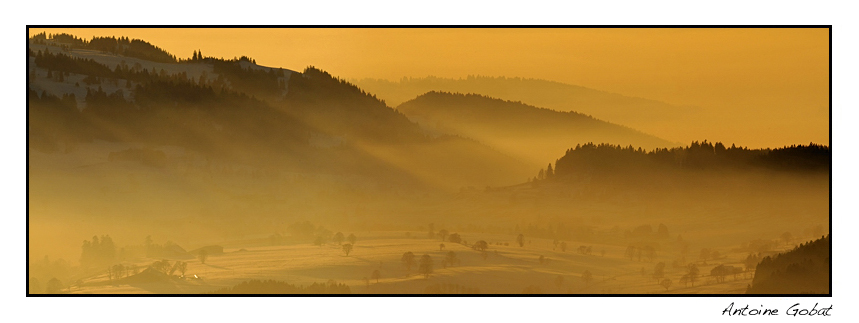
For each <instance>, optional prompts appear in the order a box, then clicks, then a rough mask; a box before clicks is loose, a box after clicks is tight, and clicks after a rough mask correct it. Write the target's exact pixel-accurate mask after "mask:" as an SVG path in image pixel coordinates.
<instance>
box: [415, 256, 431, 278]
mask: <svg viewBox="0 0 859 323" xmlns="http://www.w3.org/2000/svg"><path fill="white" fill-rule="evenodd" d="M432 265H433V261H432V257H430V255H427V254H424V255H423V256H421V263H420V267H419V268H418V270H419V271H420V273H421V274H424V278H429V275H430V274H432Z"/></svg>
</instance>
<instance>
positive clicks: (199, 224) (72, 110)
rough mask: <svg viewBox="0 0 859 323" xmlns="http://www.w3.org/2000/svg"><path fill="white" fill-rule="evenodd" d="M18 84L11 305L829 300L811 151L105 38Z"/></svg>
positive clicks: (569, 94)
mask: <svg viewBox="0 0 859 323" xmlns="http://www.w3.org/2000/svg"><path fill="white" fill-rule="evenodd" d="M27 73H28V78H27V83H28V84H27V146H28V150H27V196H28V222H27V236H28V241H27V244H28V247H27V248H28V250H27V252H28V266H27V268H28V277H27V279H28V287H27V288H28V289H27V294H28V295H35V294H218V295H223V294H285V295H289V294H466V295H475V294H508V295H512V294H587V295H594V294H713V295H725V294H755V295H758V294H818V295H820V294H829V293H830V292H831V291H830V286H831V277H830V272H831V263H832V261H831V240H830V218H831V217H830V213H831V210H830V205H831V204H830V196H831V168H832V166H831V165H832V154H831V148H830V147H829V146H828V144H829V143H815V142H810V140H809V141H807V142H801V143H800V142H797V143H794V144H792V145H786V146H783V147H768V148H749V147H747V146H742V145H744V143H742V142H737V143H722V142H719V141H710V140H712V139H710V138H694V139H691V140H686V139H684V142H682V143H680V142H676V139H669V138H663V137H662V136H666V135H676V134H678V133H680V131H669V130H660V129H666V128H670V127H671V124H672V123H682V122H683V118H694V117H695V116H694V115H693V114H694V113H693V112H690V111H687V110H683V108H681V107H676V106H672V105H670V104H667V103H662V102H658V101H653V100H645V99H637V98H631V97H626V96H622V95H615V94H612V93H608V92H601V91H596V90H590V89H587V88H583V87H574V86H570V85H564V84H560V83H556V82H549V81H544V80H534V79H528V80H525V79H520V78H503V77H502V78H487V77H469V78H467V79H459V80H450V79H442V78H432V77H431V78H427V79H411V80H407V79H404V80H402V81H400V82H392V81H383V80H372V79H363V80H355V81H346V80H345V79H343V78H339V77H338V76H335V75H332V74H331V73H329V72H327V71H325V69H324V67H322V66H319V67H314V66H309V67H307V68H306V69H304V70H303V71H300V72H299V71H292V70H288V69H284V68H276V67H266V66H261V65H257V64H256V61H255V60H254V59H253V58H250V57H245V56H243V57H240V58H233V59H224V58H215V57H210V56H204V54H203V53H202V52H201V51H194V52H193V54H192V56H191V57H190V58H179V57H177V56H175V55H173V54H171V53H168V52H167V51H165V50H163V49H161V48H159V47H157V46H155V45H154V44H150V43H148V42H146V41H144V40H139V39H129V38H127V37H93V38H92V39H90V40H86V39H82V38H78V37H77V36H73V35H70V34H46V33H41V34H36V35H35V36H32V37H30V38H29V39H28V63H27ZM529 100H532V101H529ZM726 127H729V125H726ZM672 138H677V137H672Z"/></svg>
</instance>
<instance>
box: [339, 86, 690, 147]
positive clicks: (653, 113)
mask: <svg viewBox="0 0 859 323" xmlns="http://www.w3.org/2000/svg"><path fill="white" fill-rule="evenodd" d="M354 82H355V84H357V85H358V86H360V87H361V88H363V89H366V90H367V91H369V92H372V93H375V94H376V95H378V96H379V97H380V98H382V99H384V100H386V101H387V102H388V104H391V105H392V106H397V105H400V104H401V103H402V102H406V101H408V100H411V99H413V98H415V97H416V96H418V95H421V94H423V93H426V92H430V91H438V92H454V93H478V94H482V95H486V96H489V97H493V98H499V99H503V100H510V101H522V102H524V103H527V104H530V105H535V106H538V107H543V108H548V109H552V110H556V111H565V112H566V111H575V112H578V113H582V114H586V115H590V116H593V117H594V118H597V119H600V120H604V121H608V122H612V123H617V124H621V125H624V126H628V127H631V128H634V129H637V130H641V131H643V132H645V133H649V134H653V135H656V136H657V137H661V138H665V139H668V140H671V141H680V142H685V141H686V140H691V139H686V138H685V137H686V133H685V132H684V127H687V125H688V124H690V123H693V122H694V121H695V120H698V117H697V115H698V112H697V111H696V110H695V109H694V108H689V107H678V106H674V105H671V104H668V103H664V102H660V101H655V100H649V99H644V98H637V97H629V96H625V95H622V94H616V93H610V92H605V91H600V90H595V89H591V88H587V87H583V86H577V85H570V84H564V83H559V82H554V81H548V80H539V79H524V78H507V77H487V76H469V77H467V78H460V79H449V78H438V77H431V76H430V77H425V78H403V79H401V80H399V81H396V82H392V81H387V80H380V79H360V80H355V81H354Z"/></svg>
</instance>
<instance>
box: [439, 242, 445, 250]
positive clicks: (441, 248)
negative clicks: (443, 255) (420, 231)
mask: <svg viewBox="0 0 859 323" xmlns="http://www.w3.org/2000/svg"><path fill="white" fill-rule="evenodd" d="M442 250H444V244H443V243H439V244H438V251H442Z"/></svg>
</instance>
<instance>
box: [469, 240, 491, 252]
mask: <svg viewBox="0 0 859 323" xmlns="http://www.w3.org/2000/svg"><path fill="white" fill-rule="evenodd" d="M472 248H474V250H477V251H486V249H487V248H489V244H488V243H486V241H483V240H480V241H477V242H475V243H474V246H472Z"/></svg>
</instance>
